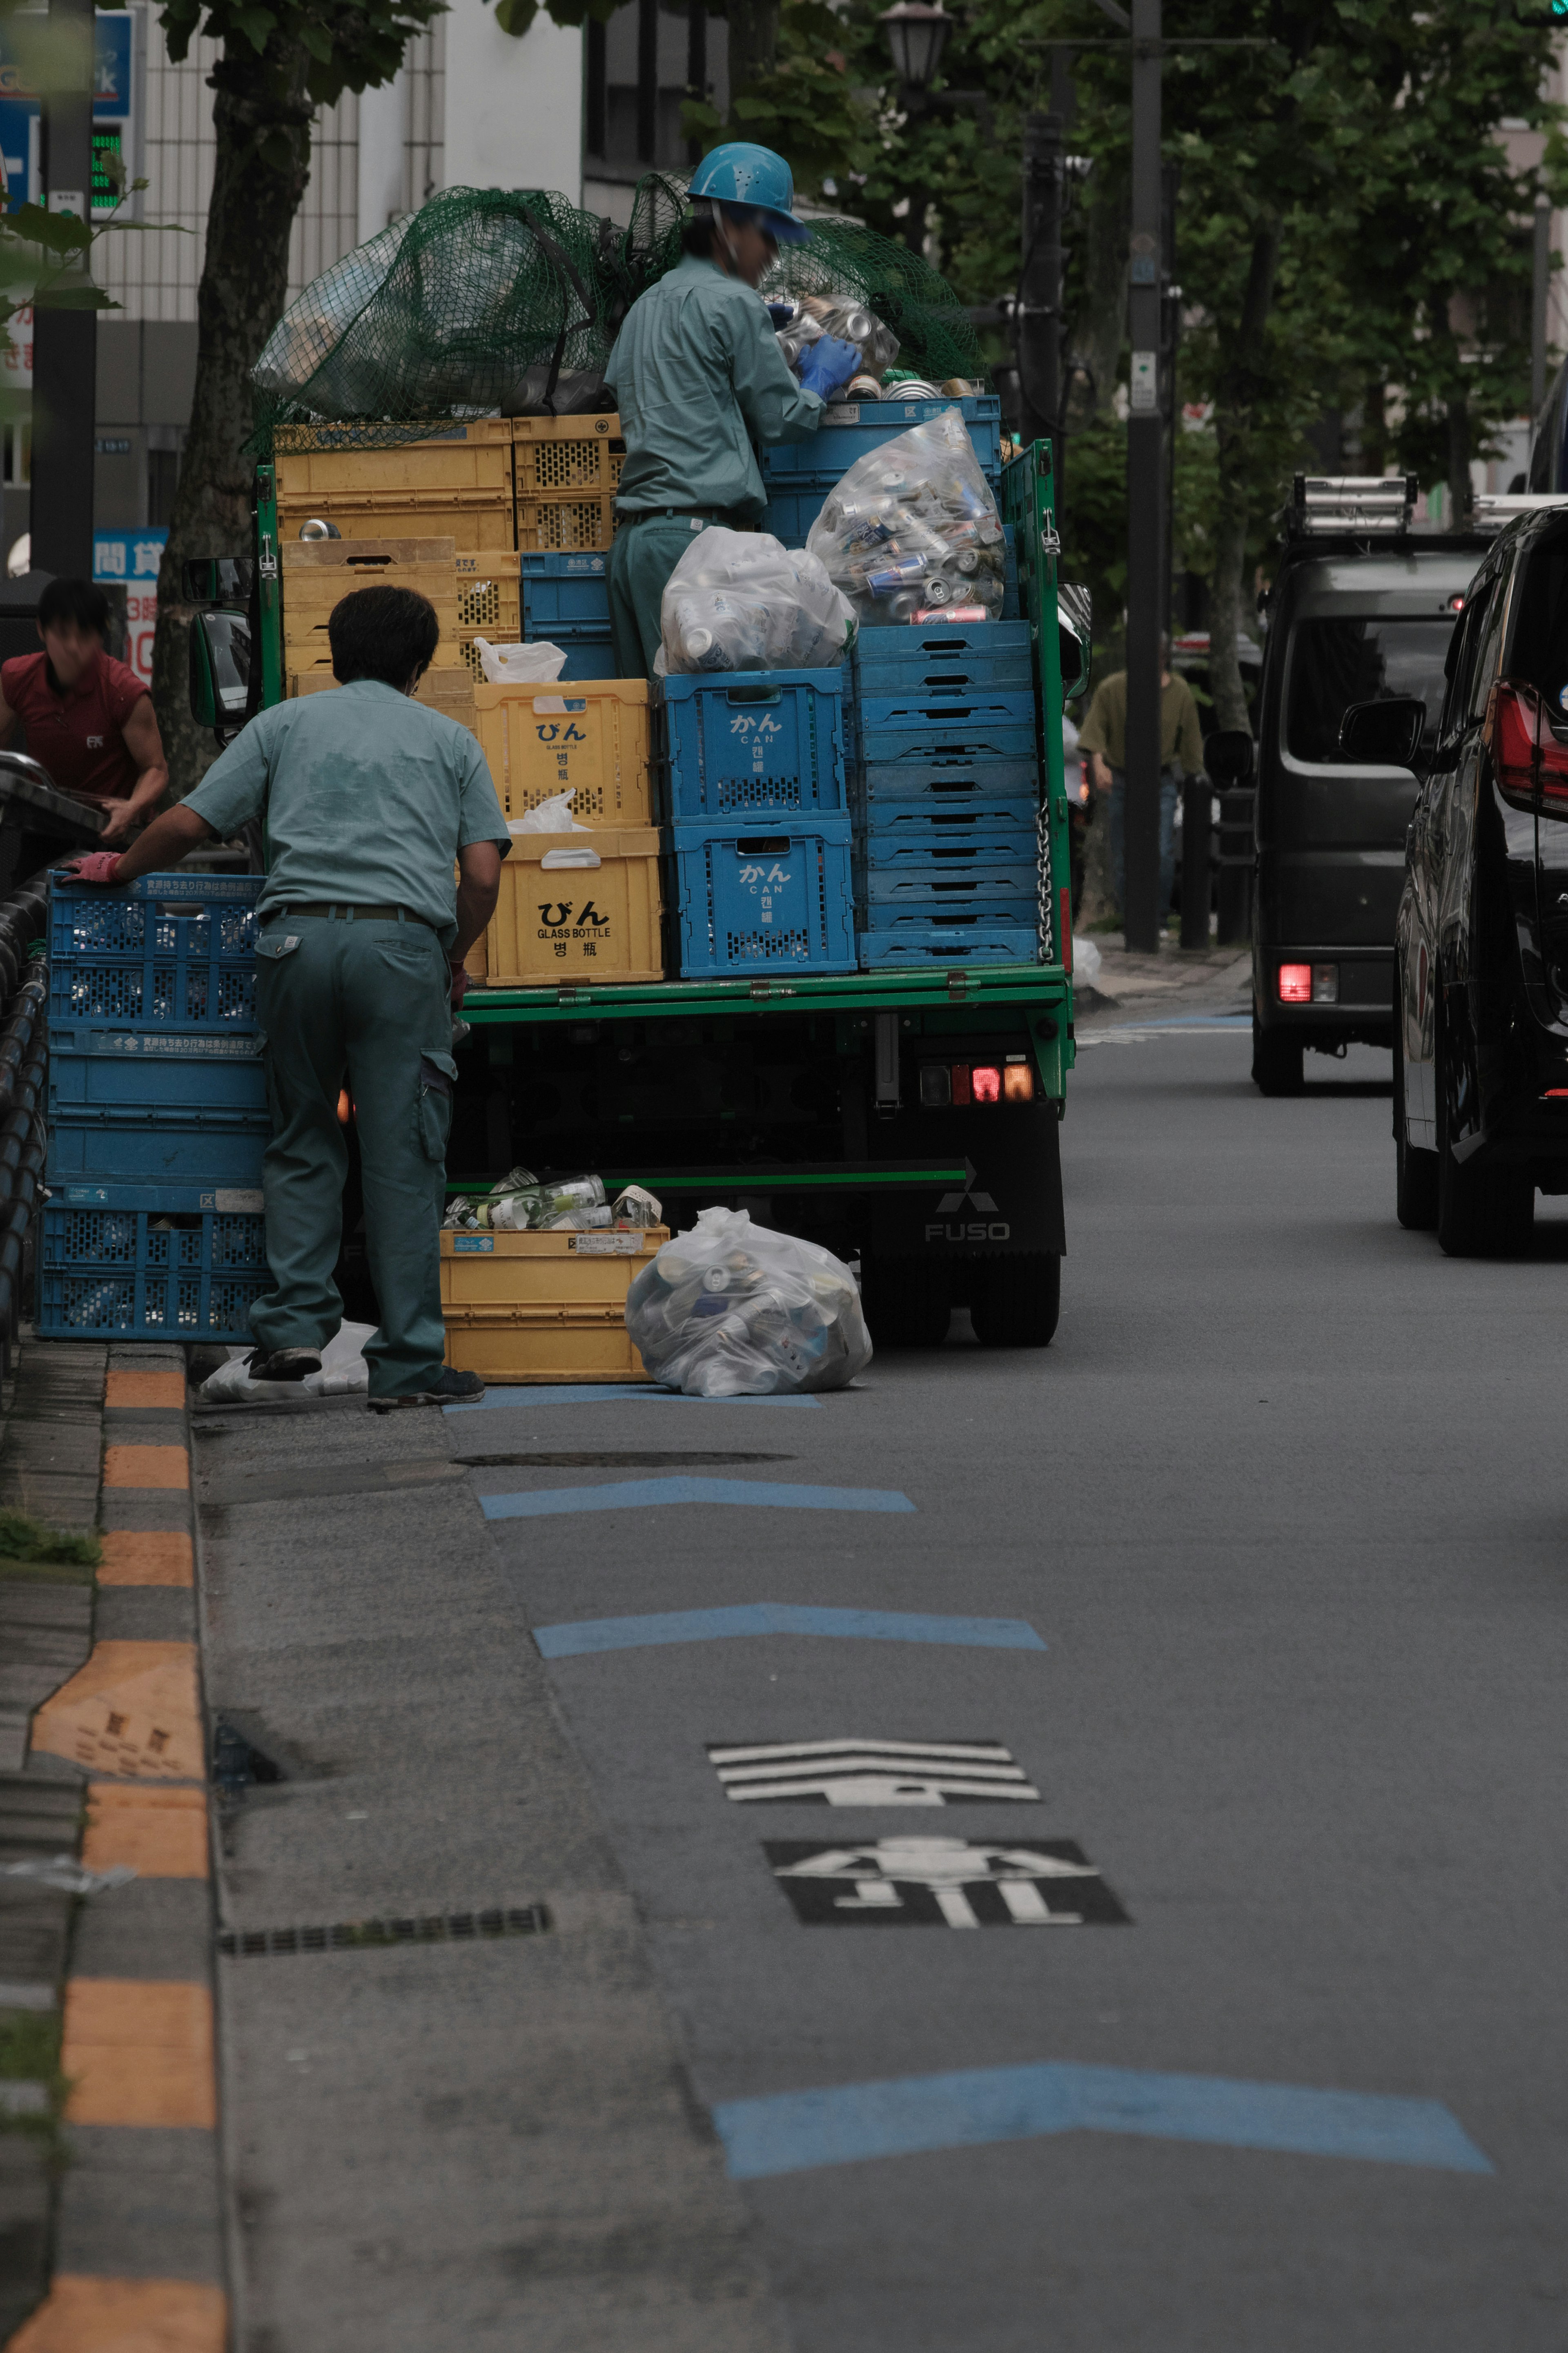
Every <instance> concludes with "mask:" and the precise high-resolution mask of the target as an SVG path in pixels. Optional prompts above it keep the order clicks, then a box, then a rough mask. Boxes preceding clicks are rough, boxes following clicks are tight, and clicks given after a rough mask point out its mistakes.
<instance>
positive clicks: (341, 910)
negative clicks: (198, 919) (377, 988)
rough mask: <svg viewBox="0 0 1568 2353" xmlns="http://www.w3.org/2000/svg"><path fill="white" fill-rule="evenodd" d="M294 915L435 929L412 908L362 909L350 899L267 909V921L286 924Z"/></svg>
mask: <svg viewBox="0 0 1568 2353" xmlns="http://www.w3.org/2000/svg"><path fill="white" fill-rule="evenodd" d="M294 915H329V916H335V917H336V918H337V920H338V921H339V922H340V923H342V922H343V921H344V920H345V918H346V919H347V920H349V921H350V922H353V923H423V925H424V926H425V929H426V931H427V932H433V931H434V930H435V929H436V926H435V924H434V923H432V922H431V921H430V918H429V916H428V915H416V913H415V912H414V910H413V908H412V907H362V906H359V905H357V904H356V903H355V902H353V900H350V899H333V900H331V901H327V902H314V903H312V904H310V906H304V907H279V908H278V909H277V910H276V912H274V911H273V910H272V909H271V908H268V913H267V921H268V923H287V922H288V921H289V918H290V917H292V916H294Z"/></svg>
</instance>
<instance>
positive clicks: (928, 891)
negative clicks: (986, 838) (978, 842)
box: [855, 866, 1040, 932]
mask: <svg viewBox="0 0 1568 2353" xmlns="http://www.w3.org/2000/svg"><path fill="white" fill-rule="evenodd" d="M857 880H858V888H857V891H856V897H855V918H856V921H857V922H858V923H863V924H864V925H865V926H866V928H867V929H868V931H873V932H889V931H892V930H894V929H896V928H898V927H900V926H901V925H904V924H909V923H914V924H921V923H945V922H947V921H948V920H949V919H950V918H952V917H953V916H957V915H964V916H970V917H973V920H974V921H975V922H976V923H1034V922H1036V921H1037V909H1038V907H1039V903H1040V878H1039V875H1038V872H1037V870H1036V869H1035V868H1034V867H1032V866H1005V867H1001V868H993V869H992V870H991V871H989V872H986V873H974V874H968V875H956V876H955V875H944V876H940V877H939V876H934V875H930V876H928V875H919V874H902V873H893V874H889V873H888V872H886V871H883V870H882V869H879V868H871V869H868V870H864V871H862V872H861V873H860V875H859V876H858V878H857Z"/></svg>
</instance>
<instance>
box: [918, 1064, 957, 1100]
mask: <svg viewBox="0 0 1568 2353" xmlns="http://www.w3.org/2000/svg"><path fill="white" fill-rule="evenodd" d="M951 1102H952V1072H951V1071H949V1070H948V1067H947V1065H946V1063H945V1062H924V1063H922V1064H921V1105H922V1107H923V1108H924V1109H925V1110H926V1111H945V1110H946V1109H947V1106H948V1104H949V1103H951Z"/></svg>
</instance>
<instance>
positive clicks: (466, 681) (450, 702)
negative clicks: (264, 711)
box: [288, 655, 479, 735]
mask: <svg viewBox="0 0 1568 2353" xmlns="http://www.w3.org/2000/svg"><path fill="white" fill-rule="evenodd" d="M288 677H289V699H290V700H292V698H293V697H294V696H295V695H297V694H322V693H324V692H325V691H327V689H328V688H329V687H334V686H336V684H337V682H338V681H337V680H336V679H335V678H334V677H333V676H332V668H331V656H330V655H329V656H328V657H327V658H326V659H324V660H321V661H319V662H313V663H310V664H309V665H307V664H305V663H300V666H299V667H298V668H297V669H292V670H289V673H288ZM414 700H415V701H416V702H422V703H424V704H425V706H426V709H427V710H431V711H444V712H446V714H447V718H448V719H455V720H456V721H457V723H458V726H459V727H466V728H467V729H468V733H469V734H470V735H477V734H478V733H479V729H478V728H477V727H476V726H475V724H474V682H473V681H472V679H471V678H470V677H469V676H468V671H467V670H459V669H451V670H437V669H435V668H434V667H432V668H431V669H429V670H426V673H425V675H424V677H423V678H422V679H421V680H420V681H419V691H418V693H417V694H416V696H415V698H414Z"/></svg>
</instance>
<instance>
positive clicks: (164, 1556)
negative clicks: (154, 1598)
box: [98, 1528, 195, 1585]
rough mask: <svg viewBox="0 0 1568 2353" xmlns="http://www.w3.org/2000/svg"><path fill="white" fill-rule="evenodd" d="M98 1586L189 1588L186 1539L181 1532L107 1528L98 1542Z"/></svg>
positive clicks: (191, 1563)
mask: <svg viewBox="0 0 1568 2353" xmlns="http://www.w3.org/2000/svg"><path fill="white" fill-rule="evenodd" d="M99 1543H100V1546H102V1551H103V1557H102V1559H101V1560H100V1563H99V1569H98V1581H99V1583H100V1585H189V1584H190V1583H191V1582H192V1581H193V1578H194V1577H195V1562H194V1560H193V1557H192V1554H191V1540H190V1537H189V1536H188V1535H186V1534H185V1533H184V1530H183V1529H181V1528H110V1529H109V1530H108V1531H107V1532H106V1534H104V1535H101V1536H100V1538H99Z"/></svg>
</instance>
